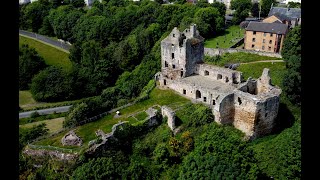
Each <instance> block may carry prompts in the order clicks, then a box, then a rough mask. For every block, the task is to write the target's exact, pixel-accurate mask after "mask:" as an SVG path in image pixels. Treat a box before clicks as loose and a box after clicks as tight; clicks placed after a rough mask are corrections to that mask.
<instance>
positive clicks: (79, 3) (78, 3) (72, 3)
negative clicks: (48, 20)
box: [70, 0, 85, 8]
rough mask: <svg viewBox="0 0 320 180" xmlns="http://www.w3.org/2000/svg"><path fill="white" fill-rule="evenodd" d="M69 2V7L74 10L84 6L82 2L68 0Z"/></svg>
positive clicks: (80, 0)
mask: <svg viewBox="0 0 320 180" xmlns="http://www.w3.org/2000/svg"><path fill="white" fill-rule="evenodd" d="M70 1H71V5H72V6H73V7H75V8H80V7H83V6H84V5H85V3H84V0H70Z"/></svg>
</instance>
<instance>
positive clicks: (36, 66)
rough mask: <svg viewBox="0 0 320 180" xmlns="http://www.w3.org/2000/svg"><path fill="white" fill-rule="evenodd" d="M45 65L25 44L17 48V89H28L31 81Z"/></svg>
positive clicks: (34, 51) (33, 50)
mask: <svg viewBox="0 0 320 180" xmlns="http://www.w3.org/2000/svg"><path fill="white" fill-rule="evenodd" d="M46 66H47V65H46V64H45V62H44V59H43V58H42V57H41V56H40V55H39V54H38V53H37V51H36V50H35V49H34V48H30V47H29V46H28V45H27V44H23V45H22V46H20V47H19V89H20V90H25V89H29V88H30V83H31V79H32V78H33V77H34V76H35V75H36V74H38V73H39V71H40V70H43V69H44V68H45V67H46Z"/></svg>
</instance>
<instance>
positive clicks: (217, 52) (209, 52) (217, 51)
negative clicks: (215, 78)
mask: <svg viewBox="0 0 320 180" xmlns="http://www.w3.org/2000/svg"><path fill="white" fill-rule="evenodd" d="M236 52H245V53H251V54H258V55H260V56H269V57H277V58H282V56H281V54H279V53H270V52H263V51H254V50H247V49H235V48H227V49H221V48H217V49H216V48H204V54H205V55H207V56H217V55H220V56H221V55H222V54H225V53H236Z"/></svg>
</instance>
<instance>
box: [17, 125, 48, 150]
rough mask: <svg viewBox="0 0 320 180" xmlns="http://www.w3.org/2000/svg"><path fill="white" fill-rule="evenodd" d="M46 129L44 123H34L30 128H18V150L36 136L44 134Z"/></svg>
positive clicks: (46, 131)
mask: <svg viewBox="0 0 320 180" xmlns="http://www.w3.org/2000/svg"><path fill="white" fill-rule="evenodd" d="M48 131H49V130H48V129H47V128H46V124H44V123H42V124H39V125H35V126H33V127H32V128H19V150H22V148H23V147H24V146H25V145H26V144H28V143H29V142H31V141H32V140H34V139H36V138H37V137H40V136H43V135H46V134H47V133H48Z"/></svg>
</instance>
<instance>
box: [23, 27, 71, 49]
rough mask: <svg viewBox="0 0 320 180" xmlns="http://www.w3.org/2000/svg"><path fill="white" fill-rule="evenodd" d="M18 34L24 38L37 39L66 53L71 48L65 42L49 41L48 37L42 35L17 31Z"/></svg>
mask: <svg viewBox="0 0 320 180" xmlns="http://www.w3.org/2000/svg"><path fill="white" fill-rule="evenodd" d="M19 34H21V35H25V36H28V37H31V38H34V39H37V40H39V41H42V42H45V43H48V44H50V45H52V46H55V47H58V48H62V49H64V50H65V51H68V52H69V49H70V48H71V45H69V44H67V43H65V42H62V41H58V40H53V39H51V38H49V37H46V36H43V35H40V34H36V33H33V32H28V31H24V30H19Z"/></svg>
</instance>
